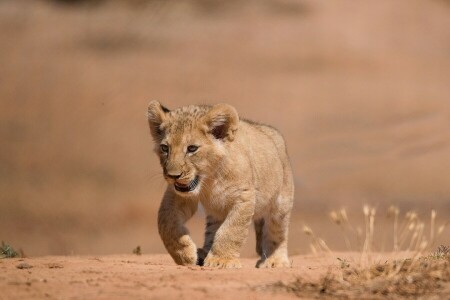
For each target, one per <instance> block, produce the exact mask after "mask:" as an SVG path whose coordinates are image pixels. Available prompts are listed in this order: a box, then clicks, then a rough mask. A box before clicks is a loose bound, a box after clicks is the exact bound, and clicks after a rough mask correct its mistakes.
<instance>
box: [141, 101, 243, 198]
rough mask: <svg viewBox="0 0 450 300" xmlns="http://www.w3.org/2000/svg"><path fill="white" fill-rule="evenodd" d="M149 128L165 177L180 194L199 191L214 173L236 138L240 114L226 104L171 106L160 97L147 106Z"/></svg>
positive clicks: (195, 193) (191, 193)
mask: <svg viewBox="0 0 450 300" xmlns="http://www.w3.org/2000/svg"><path fill="white" fill-rule="evenodd" d="M148 122H149V125H150V132H151V134H152V136H153V139H154V141H155V152H156V153H157V154H158V156H159V158H160V162H161V166H162V168H163V171H164V177H165V179H166V180H167V182H168V183H169V184H172V185H173V186H174V188H175V190H176V191H177V193H178V194H179V195H186V196H188V195H197V194H198V193H200V190H201V189H202V188H203V187H202V184H203V183H204V181H205V179H206V178H208V177H210V176H214V173H215V172H217V168H218V167H220V166H219V164H220V161H221V159H222V158H223V156H224V155H225V147H226V144H227V143H231V142H232V141H233V139H234V135H235V133H236V130H237V129H238V124H239V117H238V114H237V112H236V110H235V109H234V108H233V107H232V106H230V105H227V104H217V105H214V106H194V105H192V106H186V107H182V108H179V109H177V110H172V111H171V110H169V109H167V108H166V107H164V106H162V105H161V104H160V103H159V102H158V101H152V102H150V104H149V106H148Z"/></svg>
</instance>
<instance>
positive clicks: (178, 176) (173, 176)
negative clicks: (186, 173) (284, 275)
mask: <svg viewBox="0 0 450 300" xmlns="http://www.w3.org/2000/svg"><path fill="white" fill-rule="evenodd" d="M166 175H167V177H169V178H171V179H173V180H175V179H178V178H180V177H181V175H182V173H167V174H166Z"/></svg>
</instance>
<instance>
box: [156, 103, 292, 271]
mask: <svg viewBox="0 0 450 300" xmlns="http://www.w3.org/2000/svg"><path fill="white" fill-rule="evenodd" d="M148 117H149V124H150V130H151V133H152V136H153V138H154V140H155V152H156V153H157V154H158V156H159V157H160V162H161V166H162V167H163V171H164V176H165V178H166V180H167V181H168V187H167V190H166V192H165V194H164V197H163V199H162V202H161V207H160V209H159V214H158V228H159V233H160V235H161V238H162V241H163V243H164V245H165V247H166V249H167V250H168V252H169V253H170V255H171V256H172V258H173V259H174V260H175V262H176V263H177V264H181V265H194V264H203V265H205V266H209V267H221V268H239V267H240V266H241V264H240V262H239V251H240V248H241V246H242V243H243V242H244V241H245V239H246V237H247V234H248V229H249V226H250V224H251V222H252V221H254V225H255V231H256V241H257V245H256V251H257V253H258V254H259V255H260V256H261V259H260V260H259V261H258V263H257V266H258V267H269V268H271V267H289V266H290V261H289V259H288V254H287V237H288V223H289V217H290V212H291V209H292V205H293V195H294V184H293V177H292V171H291V167H290V163H289V160H288V156H287V153H286V146H285V143H284V140H283V137H282V136H281V135H280V133H279V132H278V131H277V130H275V129H274V128H272V127H269V126H266V125H261V124H257V123H254V122H250V121H245V120H240V119H239V117H238V114H237V112H236V110H235V109H234V108H233V107H232V106H230V105H227V104H218V105H215V106H186V107H182V108H179V109H177V110H174V111H169V110H168V109H166V108H164V107H163V106H161V104H160V103H159V102H157V101H152V102H151V103H150V104H149V107H148ZM161 144H164V145H167V146H168V148H169V150H168V152H167V153H165V152H164V150H162V149H161V146H160V145H161ZM189 145H195V146H199V148H198V150H196V151H195V152H193V153H190V152H189V151H188V146H189ZM163 147H164V146H163ZM190 149H192V148H190ZM166 150H167V149H166ZM171 176H172V177H171ZM176 176H179V177H178V178H176ZM197 176H198V178H199V182H200V183H199V184H198V185H197V186H196V188H195V190H193V191H189V192H183V191H179V190H177V189H175V185H174V184H175V182H176V183H177V186H178V187H179V186H180V185H181V186H182V187H185V186H187V185H189V184H190V183H191V182H193V181H194V182H195V178H196V177H197ZM199 202H200V203H201V204H202V205H203V207H204V208H205V211H206V214H207V219H206V232H205V243H204V245H203V248H200V249H197V247H196V245H195V244H194V242H193V241H192V239H191V237H190V236H189V232H188V230H187V229H186V227H185V226H184V224H185V222H186V221H187V220H189V218H191V217H192V215H193V214H194V213H195V212H196V210H197V207H198V204H199Z"/></svg>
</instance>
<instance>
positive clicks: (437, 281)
mask: <svg viewBox="0 0 450 300" xmlns="http://www.w3.org/2000/svg"><path fill="white" fill-rule="evenodd" d="M363 214H364V222H365V236H364V239H363V234H362V230H355V229H354V227H353V226H352V225H351V224H350V221H349V219H348V216H347V213H346V211H345V209H341V210H339V211H332V212H331V213H330V214H329V217H330V218H331V220H332V221H333V223H335V224H336V225H337V226H338V227H339V230H340V231H341V233H342V234H343V238H344V240H345V242H346V244H347V247H348V249H349V250H353V249H352V244H351V243H350V239H349V235H352V234H353V235H356V240H357V241H358V243H357V244H358V246H357V248H358V249H357V251H359V252H360V259H359V262H349V261H348V260H346V259H342V258H339V257H338V258H337V259H338V261H339V264H340V268H337V271H336V268H334V271H333V268H332V267H331V266H330V269H329V270H330V271H328V273H327V274H326V275H325V276H323V277H322V278H321V279H320V280H319V281H317V282H311V281H308V280H304V279H302V278H297V279H296V280H295V281H293V282H290V283H283V282H276V283H274V284H272V285H269V286H267V287H265V288H267V289H270V290H273V291H284V292H288V293H293V294H295V295H296V296H298V297H319V296H321V297H325V298H326V297H330V298H331V297H332V298H335V297H337V298H340V299H361V298H364V299H367V298H370V299H381V298H386V297H388V298H398V297H400V298H417V297H422V296H427V295H431V294H433V295H440V294H439V293H441V294H442V295H444V293H445V292H446V291H445V289H444V287H446V288H450V247H449V246H444V245H441V246H439V247H438V248H437V250H436V251H434V252H432V253H431V254H429V255H424V253H425V252H426V251H429V250H430V249H431V247H434V244H435V243H436V240H437V239H438V237H439V236H440V235H441V233H442V232H443V230H444V228H445V226H446V225H447V224H448V223H444V224H442V225H441V226H439V227H437V226H436V211H434V210H432V211H431V217H430V231H429V234H426V230H425V222H424V221H423V220H421V219H420V218H419V215H418V214H417V213H416V212H414V211H409V212H407V213H406V214H405V215H404V217H403V219H400V210H399V209H398V208H397V207H395V206H391V207H389V209H388V211H387V217H388V218H389V219H392V220H393V223H392V226H393V231H392V232H393V250H392V252H390V253H388V255H391V256H390V257H394V256H397V257H398V256H399V255H401V254H402V255H403V254H404V253H406V255H408V257H410V258H408V259H401V260H398V259H389V260H387V261H386V262H385V263H380V262H379V261H378V260H375V259H374V256H375V254H376V252H375V251H374V244H375V243H374V231H375V215H376V209H375V208H374V207H370V206H368V205H365V206H364V207H363ZM303 232H304V233H305V234H306V235H307V236H308V237H309V238H310V241H311V244H310V248H311V251H312V252H313V254H316V255H317V254H322V255H333V252H332V251H331V250H330V249H329V248H328V246H326V243H325V242H324V241H323V240H321V239H320V238H319V237H317V236H316V235H315V234H314V232H313V230H312V229H311V228H310V227H308V226H306V225H305V226H304V227H303ZM362 241H363V242H362ZM360 242H362V243H360ZM401 251H405V252H401ZM333 256H334V255H333Z"/></svg>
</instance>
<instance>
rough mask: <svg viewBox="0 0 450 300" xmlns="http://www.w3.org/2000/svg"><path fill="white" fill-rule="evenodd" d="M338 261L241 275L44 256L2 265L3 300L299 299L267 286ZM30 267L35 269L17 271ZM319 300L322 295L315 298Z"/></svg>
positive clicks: (144, 259) (153, 258)
mask: <svg viewBox="0 0 450 300" xmlns="http://www.w3.org/2000/svg"><path fill="white" fill-rule="evenodd" d="M336 257H340V258H342V259H347V260H348V261H350V262H352V261H353V260H354V259H357V257H358V255H357V254H352V253H339V254H335V256H328V257H314V256H303V255H301V256H300V255H298V256H292V257H291V259H292V262H293V266H292V268H290V269H256V268H255V267H254V265H255V263H256V258H255V259H250V258H245V259H242V264H243V268H242V269H239V270H236V269H234V270H217V269H211V268H204V267H198V266H196V267H182V266H177V265H175V264H174V263H173V261H172V260H171V258H170V257H169V256H168V255H142V256H137V255H111V256H46V257H37V258H25V259H4V260H0V270H1V272H0V291H1V293H0V299H184V298H186V299H204V298H205V297H208V298H210V297H213V298H214V299H278V298H288V297H295V295H293V294H289V293H287V292H282V291H274V290H272V289H270V288H268V286H270V284H273V283H276V282H278V281H282V282H285V283H288V282H291V281H294V280H295V279H296V278H299V277H301V278H303V279H306V280H309V281H311V282H315V281H318V279H319V278H320V277H321V276H323V275H325V274H326V273H327V272H329V271H333V270H336V269H337V268H339V264H338V261H337V259H336ZM24 265H25V266H29V267H31V268H28V269H26V268H24V269H19V268H18V267H21V266H22V267H23V266H24ZM317 296H319V293H318V294H317Z"/></svg>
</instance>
